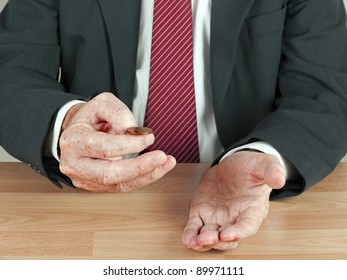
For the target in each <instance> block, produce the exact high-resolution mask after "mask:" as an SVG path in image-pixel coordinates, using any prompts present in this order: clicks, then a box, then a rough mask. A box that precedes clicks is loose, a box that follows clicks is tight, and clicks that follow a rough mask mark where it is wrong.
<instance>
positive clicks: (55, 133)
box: [46, 100, 85, 161]
mask: <svg viewBox="0 0 347 280" xmlns="http://www.w3.org/2000/svg"><path fill="white" fill-rule="evenodd" d="M79 103H85V101H81V100H72V101H70V102H68V103H66V104H65V105H64V106H63V107H61V108H60V109H59V111H58V114H57V116H56V118H55V120H54V126H53V129H52V130H51V132H50V134H49V135H48V137H47V140H46V149H47V150H48V151H49V152H50V153H51V154H52V155H53V156H54V158H55V159H56V160H57V161H59V155H58V145H59V143H58V142H59V136H60V131H61V126H62V124H63V121H64V118H65V115H66V113H67V112H68V111H69V110H70V109H71V107H72V106H74V105H76V104H79Z"/></svg>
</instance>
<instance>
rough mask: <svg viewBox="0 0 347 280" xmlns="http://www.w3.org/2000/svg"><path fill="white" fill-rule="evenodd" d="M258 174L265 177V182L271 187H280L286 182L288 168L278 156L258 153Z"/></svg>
mask: <svg viewBox="0 0 347 280" xmlns="http://www.w3.org/2000/svg"><path fill="white" fill-rule="evenodd" d="M256 169H257V170H256V174H257V176H258V177H259V178H263V180H264V183H265V184H267V185H268V186H269V187H270V188H273V189H280V188H282V187H283V186H284V184H285V182H286V170H285V167H284V166H283V165H282V164H281V163H280V161H279V160H278V158H277V157H276V156H274V155H269V154H258V164H257V165H256Z"/></svg>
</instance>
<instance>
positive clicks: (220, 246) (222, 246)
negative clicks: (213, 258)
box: [212, 241, 240, 251]
mask: <svg viewBox="0 0 347 280" xmlns="http://www.w3.org/2000/svg"><path fill="white" fill-rule="evenodd" d="M239 244H240V242H238V241H237V242H236V241H228V242H223V241H219V242H217V243H216V244H214V245H213V246H212V248H213V249H215V250H222V251H227V250H234V249H236V248H237V246H239Z"/></svg>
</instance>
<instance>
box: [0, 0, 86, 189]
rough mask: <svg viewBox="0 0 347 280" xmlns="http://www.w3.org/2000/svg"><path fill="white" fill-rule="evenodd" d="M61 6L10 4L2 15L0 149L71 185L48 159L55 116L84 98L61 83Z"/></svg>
mask: <svg viewBox="0 0 347 280" xmlns="http://www.w3.org/2000/svg"><path fill="white" fill-rule="evenodd" d="M58 5H59V1H55V0H10V1H9V3H8V4H7V5H6V6H5V8H4V10H3V11H2V13H1V15H0V145H2V146H3V147H4V148H5V149H6V150H7V151H8V152H9V153H10V154H11V155H13V156H14V157H16V158H18V159H19V160H21V161H23V162H26V163H27V164H28V165H29V166H31V167H33V168H34V169H35V170H36V171H37V172H39V173H41V174H43V175H45V176H48V177H49V178H50V179H51V180H52V181H53V182H55V183H57V180H60V181H62V182H64V183H68V180H66V179H67V178H65V177H64V176H62V174H61V173H60V172H59V167H58V163H57V162H56V161H55V160H54V159H53V158H51V157H47V158H46V157H45V155H44V154H45V148H44V142H45V139H46V137H47V134H48V133H49V130H50V127H51V121H52V119H53V118H54V115H55V113H56V112H57V110H58V109H59V108H60V107H61V106H62V105H64V104H65V103H66V102H68V101H70V100H73V99H80V98H81V97H79V96H74V95H72V94H69V93H66V92H65V89H64V87H63V86H62V85H61V84H60V83H59V82H58V81H57V79H58V73H59V67H60V46H59V26H58V17H59V14H58ZM57 184H58V183H57ZM58 185H59V184H58Z"/></svg>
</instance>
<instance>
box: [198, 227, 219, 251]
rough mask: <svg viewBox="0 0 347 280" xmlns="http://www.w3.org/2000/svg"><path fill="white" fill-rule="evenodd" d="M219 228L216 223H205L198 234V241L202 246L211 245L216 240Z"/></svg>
mask: <svg viewBox="0 0 347 280" xmlns="http://www.w3.org/2000/svg"><path fill="white" fill-rule="evenodd" d="M219 228H220V226H219V225H217V224H213V223H211V224H205V225H204V226H203V227H202V228H201V230H200V234H199V235H198V243H199V244H200V245H202V246H212V245H213V244H215V243H217V242H218V239H219Z"/></svg>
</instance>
